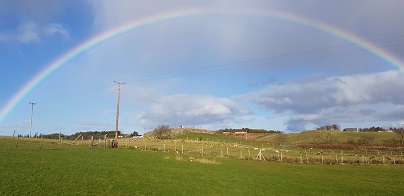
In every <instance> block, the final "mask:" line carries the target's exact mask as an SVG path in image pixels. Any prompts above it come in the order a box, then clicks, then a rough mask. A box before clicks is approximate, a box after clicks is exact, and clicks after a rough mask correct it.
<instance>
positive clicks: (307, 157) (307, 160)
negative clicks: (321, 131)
mask: <svg viewBox="0 0 404 196" xmlns="http://www.w3.org/2000/svg"><path fill="white" fill-rule="evenodd" d="M306 162H307V164H309V156H307V152H306Z"/></svg>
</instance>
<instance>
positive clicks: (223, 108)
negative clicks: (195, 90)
mask: <svg viewBox="0 0 404 196" xmlns="http://www.w3.org/2000/svg"><path fill="white" fill-rule="evenodd" d="M248 114H250V111H249V110H248V109H247V108H244V107H243V106H241V105H239V104H237V103H235V102H234V101H232V100H230V99H227V98H216V97H210V96H195V95H181V94H180V95H170V96H164V97H161V98H160V99H158V100H156V101H155V102H153V103H152V104H151V106H150V107H149V108H148V109H147V110H146V112H142V113H139V114H138V115H137V118H138V120H139V121H140V122H141V123H142V124H144V125H147V126H156V125H159V124H169V125H172V126H179V125H192V126H196V125H206V124H217V123H227V122H232V121H237V120H238V119H239V118H242V117H243V116H245V115H248Z"/></svg>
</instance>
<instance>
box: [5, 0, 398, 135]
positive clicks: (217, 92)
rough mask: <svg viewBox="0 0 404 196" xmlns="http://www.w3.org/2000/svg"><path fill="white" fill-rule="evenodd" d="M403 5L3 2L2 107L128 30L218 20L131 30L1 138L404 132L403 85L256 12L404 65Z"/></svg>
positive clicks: (59, 82)
mask: <svg viewBox="0 0 404 196" xmlns="http://www.w3.org/2000/svg"><path fill="white" fill-rule="evenodd" d="M402 7H404V2H401V1H396V0H386V1H378V0H377V1H376V0H363V1H360V0H359V1H354V2H353V1H348V0H341V1H324V0H321V1H320V0H305V1H298V2H296V1H291V0H290V1H289V0H283V1H254V0H253V1H248V2H246V1H234V0H233V1H217V0H214V1H213V0H212V1H189V0H187V1H181V0H174V1H163V0H160V1H147V2H145V1H135V0H114V1H112V0H88V1H84V0H80V1H79V0H72V1H62V0H30V1H28V0H5V1H1V2H0V84H1V94H0V108H1V109H2V110H3V109H4V107H5V106H6V104H7V103H8V102H9V101H10V100H11V99H12V97H13V96H14V95H15V94H16V93H17V92H18V91H19V90H20V89H21V88H23V87H24V86H25V85H26V84H27V83H28V82H29V81H31V80H32V79H33V78H34V77H35V76H36V75H38V74H39V73H41V72H42V71H43V70H44V69H45V68H46V67H48V66H49V65H50V64H51V63H52V62H54V61H55V60H56V59H58V58H59V57H60V56H62V55H64V54H66V53H67V52H69V51H70V50H72V49H73V48H74V47H76V46H78V45H80V44H81V43H84V42H85V41H87V40H89V39H91V38H93V37H95V36H97V35H99V34H101V33H103V32H106V31H108V30H111V29H114V28H116V27H117V26H119V25H122V24H124V23H127V22H130V21H134V20H138V19H142V18H147V17H151V16H159V15H161V14H163V13H168V12H177V11H178V10H192V9H203V10H206V13H202V14H195V15H189V16H183V17H178V18H175V19H170V20H164V21H160V22H155V23H151V24H149V25H147V26H143V27H141V28H135V29H132V30H130V31H128V32H126V33H124V34H122V35H119V36H116V37H113V38H112V39H109V40H106V41H104V42H102V43H100V44H98V45H96V46H95V47H93V48H91V49H89V50H87V51H85V52H83V53H81V54H80V55H78V56H76V57H75V58H73V59H71V60H70V61H68V62H67V63H65V64H63V65H62V66H61V67H60V68H59V69H57V70H56V71H55V72H53V73H52V74H50V75H48V76H47V77H46V78H45V79H44V80H42V81H41V82H40V83H39V84H38V85H36V86H35V87H34V88H32V89H31V91H30V92H29V93H27V94H26V95H24V97H22V99H21V101H19V102H18V103H17V104H16V105H15V107H13V109H12V110H11V111H10V112H8V113H7V115H5V116H4V118H3V119H0V135H11V134H12V133H13V131H14V130H15V131H16V133H21V134H28V133H29V121H30V112H31V105H29V104H28V103H29V102H35V103H37V105H35V107H34V115H33V119H34V121H33V132H34V133H35V132H38V133H55V132H62V133H65V134H71V133H75V132H77V131H101V130H114V129H115V112H116V111H115V110H116V100H117V85H116V84H115V83H114V82H113V81H120V82H126V85H123V86H121V108H120V130H121V131H122V132H124V133H131V132H133V131H138V132H140V133H143V132H144V131H149V130H151V129H153V128H154V127H156V126H158V125H162V124H167V125H170V126H172V127H178V126H180V125H185V126H190V127H195V126H196V127H202V128H206V129H219V128H242V127H249V128H263V129H269V130H281V131H285V132H299V131H302V130H305V129H314V128H316V127H318V126H321V125H325V124H329V123H337V124H340V125H341V126H342V128H345V127H370V126H383V127H389V126H396V127H398V126H402V123H403V122H404V91H403V90H402V89H404V82H403V78H404V73H403V72H402V70H401V71H400V70H399V69H398V67H397V65H393V64H391V63H389V62H388V61H386V60H385V59H383V58H381V57H380V56H378V55H376V54H375V53H373V52H372V51H371V50H368V49H364V48H363V47H361V46H360V44H361V43H358V42H355V40H347V39H344V38H341V37H337V36H336V35H333V34H330V33H327V32H325V31H322V30H321V29H318V28H314V27H312V26H308V25H307V24H306V25H305V24H299V23H298V22H293V21H290V20H286V19H282V18H276V17H268V16H263V15H258V14H244V13H258V12H259V13H269V14H270V13H283V14H285V15H293V16H294V17H297V18H299V17H301V18H306V19H308V20H312V21H319V22H321V23H324V24H327V25H332V26H333V27H335V28H337V29H340V30H341V31H344V32H348V33H350V34H353V35H355V36H357V37H359V38H361V39H362V40H366V41H368V42H369V43H371V44H373V45H375V46H376V47H377V48H375V50H378V51H379V50H383V51H384V52H385V53H388V54H389V55H391V56H394V57H395V58H397V59H398V60H399V61H400V62H403V63H404V25H402V22H401V21H400V19H402V18H404V13H402Z"/></svg>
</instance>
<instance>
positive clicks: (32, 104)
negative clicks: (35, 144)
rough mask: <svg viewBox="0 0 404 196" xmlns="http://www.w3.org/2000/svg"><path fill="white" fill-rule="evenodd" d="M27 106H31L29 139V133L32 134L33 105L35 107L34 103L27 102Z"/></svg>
mask: <svg viewBox="0 0 404 196" xmlns="http://www.w3.org/2000/svg"><path fill="white" fill-rule="evenodd" d="M29 104H31V120H30V123H29V137H30V138H31V132H32V115H33V114H34V105H36V103H31V102H29Z"/></svg>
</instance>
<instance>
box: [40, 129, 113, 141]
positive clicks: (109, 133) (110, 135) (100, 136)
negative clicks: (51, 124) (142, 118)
mask: <svg viewBox="0 0 404 196" xmlns="http://www.w3.org/2000/svg"><path fill="white" fill-rule="evenodd" d="M80 135H81V136H83V139H85V140H89V139H91V136H93V139H94V140H98V139H104V138H105V135H107V137H108V138H113V137H115V131H86V132H77V133H75V134H72V135H64V134H60V133H52V134H43V135H39V136H38V137H43V138H44V139H59V137H63V139H64V140H74V139H76V138H77V137H78V136H80ZM118 135H121V132H120V131H118Z"/></svg>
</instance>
